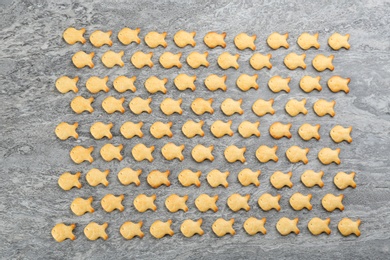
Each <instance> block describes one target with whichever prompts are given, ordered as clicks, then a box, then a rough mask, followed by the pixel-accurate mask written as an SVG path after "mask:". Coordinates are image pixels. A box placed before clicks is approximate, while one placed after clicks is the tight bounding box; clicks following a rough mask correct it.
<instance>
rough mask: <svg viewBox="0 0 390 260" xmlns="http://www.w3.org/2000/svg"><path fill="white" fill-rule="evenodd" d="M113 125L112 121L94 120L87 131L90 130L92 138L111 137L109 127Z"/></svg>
mask: <svg viewBox="0 0 390 260" xmlns="http://www.w3.org/2000/svg"><path fill="white" fill-rule="evenodd" d="M113 126H114V124H113V123H108V124H105V123H103V122H96V123H94V124H93V125H91V127H90V129H89V131H90V132H91V135H92V136H93V138H95V139H97V140H99V139H102V138H103V137H107V138H108V139H111V138H112V134H111V128H112V127H113Z"/></svg>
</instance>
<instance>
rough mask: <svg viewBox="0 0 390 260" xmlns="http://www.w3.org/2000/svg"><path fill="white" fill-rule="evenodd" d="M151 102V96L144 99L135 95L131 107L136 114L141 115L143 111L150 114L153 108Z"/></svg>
mask: <svg viewBox="0 0 390 260" xmlns="http://www.w3.org/2000/svg"><path fill="white" fill-rule="evenodd" d="M150 102H152V99H151V98H147V99H142V98H140V97H135V98H133V99H132V100H131V101H130V103H129V108H130V110H131V112H133V113H134V114H136V115H139V114H141V113H142V112H146V113H148V114H150V113H152V109H151V108H150V106H149V105H150Z"/></svg>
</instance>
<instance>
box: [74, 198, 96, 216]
mask: <svg viewBox="0 0 390 260" xmlns="http://www.w3.org/2000/svg"><path fill="white" fill-rule="evenodd" d="M92 201H93V198H92V197H89V198H88V199H83V198H75V199H74V200H73V201H72V204H70V209H71V210H72V212H73V213H74V214H75V215H76V216H82V215H84V214H85V213H87V212H89V213H93V212H95V210H94V209H93V208H92V205H91V203H92Z"/></svg>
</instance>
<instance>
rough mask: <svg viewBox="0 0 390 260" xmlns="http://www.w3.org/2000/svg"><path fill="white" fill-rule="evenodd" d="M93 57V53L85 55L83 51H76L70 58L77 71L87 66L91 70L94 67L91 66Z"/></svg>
mask: <svg viewBox="0 0 390 260" xmlns="http://www.w3.org/2000/svg"><path fill="white" fill-rule="evenodd" d="M94 56H95V53H94V52H91V53H85V52H84V51H78V52H76V53H75V54H74V55H73V56H72V62H73V65H74V66H75V67H76V68H78V69H81V68H84V67H85V66H88V67H90V68H91V69H92V68H93V67H95V64H93V61H92V58H93V57H94Z"/></svg>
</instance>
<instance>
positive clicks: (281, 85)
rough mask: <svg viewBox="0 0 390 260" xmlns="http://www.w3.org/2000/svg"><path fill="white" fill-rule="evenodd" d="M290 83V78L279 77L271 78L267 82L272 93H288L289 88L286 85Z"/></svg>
mask: <svg viewBox="0 0 390 260" xmlns="http://www.w3.org/2000/svg"><path fill="white" fill-rule="evenodd" d="M290 81H291V78H290V77H287V78H282V77H281V76H273V77H272V78H270V79H269V81H268V87H269V89H270V90H271V91H272V92H274V93H278V92H280V91H285V92H286V93H289V92H290V87H289V86H288V83H290Z"/></svg>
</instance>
